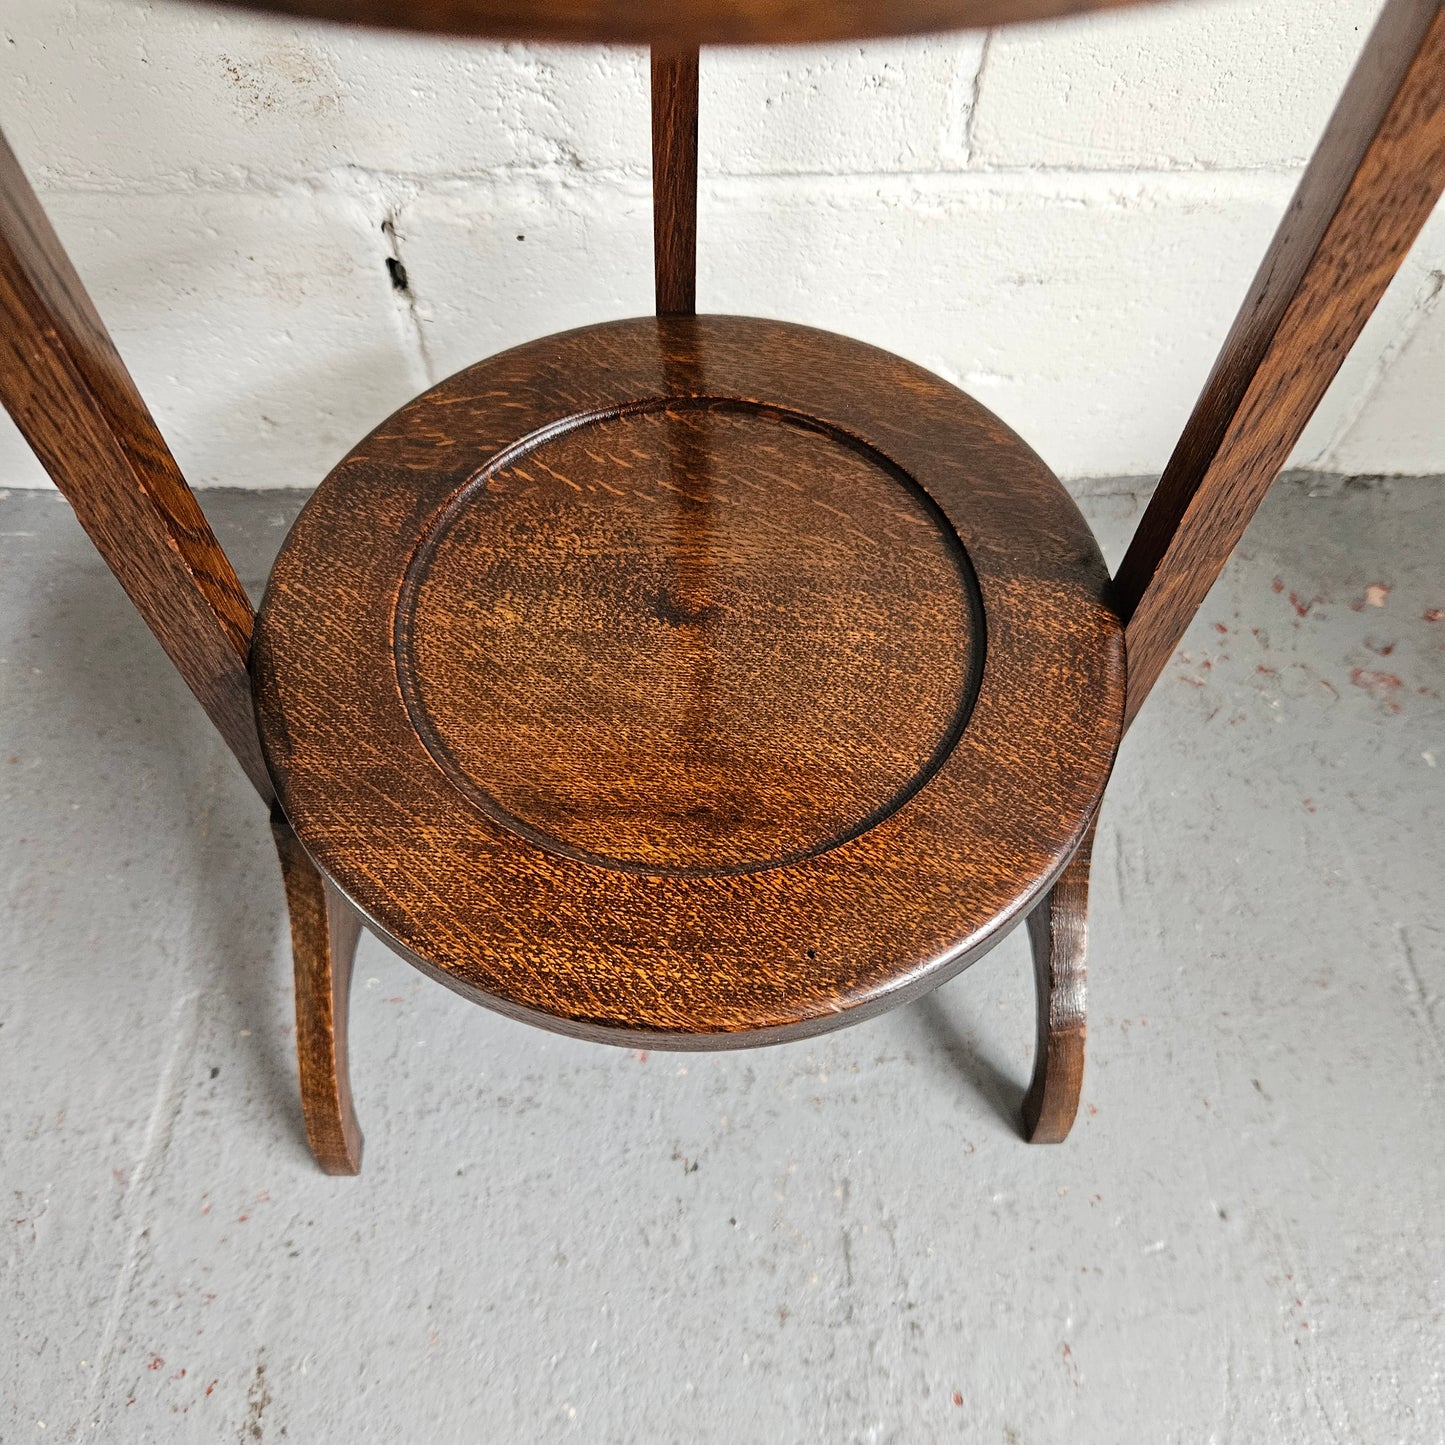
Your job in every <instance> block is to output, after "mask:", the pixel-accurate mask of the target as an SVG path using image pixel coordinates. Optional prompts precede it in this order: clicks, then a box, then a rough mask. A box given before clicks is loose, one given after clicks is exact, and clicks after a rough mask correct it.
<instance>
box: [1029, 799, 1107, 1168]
mask: <svg viewBox="0 0 1445 1445" xmlns="http://www.w3.org/2000/svg"><path fill="white" fill-rule="evenodd" d="M1094 832H1095V826H1094V825H1093V824H1091V825H1090V827H1089V831H1088V833H1087V834H1086V835H1085V837H1084V841H1083V842H1082V843H1081V844H1080V845H1079V851H1078V852H1077V853H1075V854H1074V856H1073V858H1072V859H1071V860H1070V861H1069V866H1068V867H1067V868H1065V869H1064V871H1063V873H1062V874H1061V875H1060V877H1059V881H1058V882H1057V883H1055V884H1054V886H1053V887H1052V888H1051V889H1049V892H1048V894H1047V896H1046V897H1045V898H1044V901H1043V902H1042V903H1040V904H1039V906H1038V907H1037V908H1035V909H1034V911H1033V912H1032V913H1031V914H1029V946H1030V948H1031V949H1032V951H1033V958H1034V995H1035V999H1036V1001H1037V1007H1038V1036H1037V1040H1036V1042H1035V1047H1034V1072H1033V1077H1032V1079H1031V1080H1030V1081H1029V1088H1028V1093H1027V1094H1026V1095H1025V1096H1024V1134H1025V1136H1026V1137H1027V1139H1028V1141H1029V1143H1031V1144H1062V1143H1063V1142H1064V1140H1065V1139H1066V1138H1068V1135H1069V1130H1070V1129H1071V1128H1073V1125H1074V1117H1075V1115H1076V1114H1077V1113H1078V1112H1079V1097H1080V1094H1081V1093H1082V1091H1083V1087H1084V1041H1085V1036H1086V1034H1087V1031H1088V1030H1087V1012H1086V1007H1085V1005H1086V997H1085V984H1086V982H1087V977H1088V942H1089V861H1090V858H1091V856H1092V854H1093V851H1094Z"/></svg>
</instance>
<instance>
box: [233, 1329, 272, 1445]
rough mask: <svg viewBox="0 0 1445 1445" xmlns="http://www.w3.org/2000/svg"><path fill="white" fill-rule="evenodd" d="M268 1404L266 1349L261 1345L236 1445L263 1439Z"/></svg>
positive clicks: (247, 1393)
mask: <svg viewBox="0 0 1445 1445" xmlns="http://www.w3.org/2000/svg"><path fill="white" fill-rule="evenodd" d="M270 1403H271V1392H270V1390H268V1389H267V1388H266V1347H265V1346H264V1345H263V1346H262V1347H261V1348H260V1349H259V1350H258V1351H257V1352H256V1372H255V1374H253V1375H252V1376H251V1388H250V1389H249V1390H248V1391H247V1392H246V1418H245V1420H244V1421H243V1422H242V1425H241V1430H240V1433H239V1434H238V1435H237V1436H236V1440H237V1442H238V1445H246V1442H247V1441H248V1440H261V1439H263V1438H264V1437H265V1434H266V1426H265V1424H264V1419H265V1415H266V1407H267V1406H268V1405H269V1404H270Z"/></svg>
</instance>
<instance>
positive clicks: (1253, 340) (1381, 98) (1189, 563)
mask: <svg viewBox="0 0 1445 1445" xmlns="http://www.w3.org/2000/svg"><path fill="white" fill-rule="evenodd" d="M1442 187H1445V12H1442V9H1441V6H1440V4H1439V0H1391V3H1390V4H1388V5H1387V6H1386V8H1385V10H1384V12H1383V14H1382V15H1381V17H1380V19H1379V21H1378V23H1377V25H1376V27H1375V29H1374V32H1373V33H1372V34H1371V36H1370V39H1369V41H1368V42H1367V44H1366V47H1365V50H1364V53H1363V55H1362V56H1361V58H1360V61H1359V64H1358V65H1357V66H1356V68H1355V71H1354V74H1353V75H1352V77H1351V79H1350V83H1349V85H1348V87H1347V89H1346V91H1345V94H1344V96H1343V97H1342V99H1341V101H1340V104H1339V106H1338V108H1337V109H1336V111H1335V114H1334V117H1333V119H1332V120H1331V121H1330V123H1329V126H1328V128H1327V129H1326V131H1325V134H1324V137H1323V139H1322V140H1321V142H1320V145H1319V147H1318V149H1317V150H1316V152H1315V155H1314V158H1313V159H1312V160H1311V162H1310V165H1309V169H1308V170H1307V171H1306V173H1305V175H1304V178H1303V179H1302V180H1301V182H1300V186H1299V190H1298V192H1297V193H1296V195H1295V198H1294V200H1293V202H1292V203H1291V205H1290V208H1289V211H1288V212H1287V213H1286V215H1285V218H1284V221H1283V222H1282V223H1281V225H1280V228H1279V231H1278V233H1277V234H1276V236H1275V238H1274V242H1273V244H1272V245H1271V246H1270V249H1269V252H1268V254H1267V255H1266V257H1265V259H1264V263H1263V265H1261V267H1260V269H1259V273H1258V275H1257V276H1256V277H1255V281H1254V284H1253V286H1252V287H1251V288H1250V291H1249V294H1248V296H1247V297H1246V298H1245V302H1244V305H1243V307H1242V308H1241V309H1240V312H1239V316H1238V319H1237V320H1236V321H1235V323H1234V328H1233V330H1232V331H1231V332H1230V334H1229V337H1228V339H1227V340H1226V342H1225V345H1224V349H1223V351H1222V352H1221V353H1220V356H1219V360H1218V361H1217V362H1216V363H1215V366H1214V370H1213V372H1212V373H1211V375H1210V377H1209V380H1208V382H1207V383H1206V384H1205V387H1204V392H1203V394H1202V395H1201V397H1200V398H1199V402H1198V404H1197V405H1196V406H1195V408H1194V412H1193V415H1192V416H1191V417H1190V418H1189V423H1188V425H1187V426H1186V427H1185V429H1184V433H1183V435H1182V436H1181V437H1180V439H1179V444H1178V446H1177V447H1176V448H1175V451H1174V455H1173V456H1172V457H1171V458H1170V461H1169V465H1168V467H1167V468H1166V469H1165V472H1164V475H1163V478H1162V479H1161V481H1160V483H1159V486H1158V488H1157V490H1156V491H1155V493H1154V496H1153V499H1152V500H1151V502H1150V504H1149V508H1148V511H1147V512H1146V513H1145V515H1144V519H1143V521H1142V523H1141V524H1140V527H1139V530H1138V533H1137V534H1136V535H1135V537H1134V540H1133V542H1132V543H1131V545H1130V547H1129V551H1128V553H1127V555H1126V556H1125V558H1124V562H1123V564H1122V566H1121V567H1120V569H1119V575H1118V578H1117V582H1116V588H1115V598H1116V601H1117V603H1118V606H1119V608H1120V611H1121V613H1122V614H1123V616H1124V617H1125V618H1126V620H1127V622H1128V643H1129V718H1130V719H1131V720H1132V718H1133V717H1134V715H1135V714H1136V713H1137V712H1138V710H1139V707H1140V705H1141V704H1142V703H1143V701H1144V698H1145V697H1146V696H1147V694H1148V692H1149V689H1150V688H1151V687H1152V686H1153V685H1154V683H1155V682H1156V681H1157V679H1158V677H1159V674H1160V673H1161V672H1162V671H1163V669H1164V666H1165V664H1166V663H1167V662H1168V660H1169V655H1170V654H1171V653H1172V652H1173V651H1174V648H1175V647H1176V646H1177V645H1178V643H1179V640H1180V638H1181V637H1182V636H1183V635H1184V631H1185V629H1186V628H1187V627H1188V625H1189V622H1190V620H1191V619H1192V618H1193V616H1194V614H1195V612H1196V610H1197V609H1198V607H1199V605H1200V603H1202V602H1203V601H1204V598H1205V594H1206V593H1207V592H1208V591H1209V588H1210V587H1211V586H1212V585H1213V583H1214V580H1215V578H1216V577H1217V576H1218V575H1219V573H1220V570H1221V569H1222V568H1223V566H1224V563H1225V561H1226V560H1227V559H1228V557H1229V554H1230V552H1232V551H1233V550H1234V547H1235V545H1236V544H1237V543H1238V541H1239V539H1240V537H1241V536H1242V535H1243V533H1244V529H1245V527H1246V526H1247V525H1248V523H1249V519H1250V518H1251V517H1252V516H1253V515H1254V512H1255V509H1256V508H1257V507H1258V506H1259V503H1260V502H1261V501H1262V500H1263V498H1264V494H1265V492H1266V491H1267V490H1268V488H1269V485H1270V483H1271V482H1272V481H1273V480H1274V478H1275V477H1276V476H1277V475H1278V473H1279V470H1280V468H1281V467H1282V466H1283V465H1284V463H1285V460H1286V458H1287V457H1288V456H1289V453H1290V451H1291V449H1292V448H1293V447H1294V444H1295V443H1296V442H1297V441H1298V440H1299V437H1300V434H1301V433H1302V432H1303V431H1304V428H1305V424H1306V423H1307V422H1308V421H1309V419H1310V417H1311V416H1312V415H1313V413H1314V410H1315V408H1316V406H1318V404H1319V401H1320V398H1321V397H1322V396H1323V395H1324V393H1325V389H1326V387H1328V385H1329V383H1330V381H1331V380H1332V379H1333V377H1334V375H1335V373H1336V372H1337V371H1338V370H1339V367H1340V364H1341V362H1343V361H1344V359H1345V356H1346V355H1347V353H1348V352H1349V349H1350V347H1351V346H1352V345H1353V344H1354V342H1355V339H1356V337H1358V336H1359V334H1360V331H1361V329H1362V328H1363V326H1364V324H1365V322H1366V321H1367V320H1368V319H1369V316H1370V313H1371V312H1372V311H1373V310H1374V309H1375V305H1376V303H1377V302H1378V301H1379V299H1380V297H1381V296H1382V295H1384V292H1385V288H1386V287H1387V286H1388V285H1389V283H1390V279H1391V277H1392V276H1394V274H1395V271H1396V270H1397V269H1398V267H1399V265H1400V262H1401V261H1402V260H1403V259H1404V257H1405V254H1406V252H1407V251H1408V250H1409V248H1410V243H1411V242H1412V241H1413V240H1414V239H1415V236H1416V235H1417V234H1418V232H1419V230H1420V227H1421V226H1423V225H1424V223H1425V220H1426V218H1427V217H1428V216H1429V215H1430V212H1431V210H1432V209H1433V208H1434V206H1435V203H1436V201H1438V199H1439V197H1440V193H1441V189H1442Z"/></svg>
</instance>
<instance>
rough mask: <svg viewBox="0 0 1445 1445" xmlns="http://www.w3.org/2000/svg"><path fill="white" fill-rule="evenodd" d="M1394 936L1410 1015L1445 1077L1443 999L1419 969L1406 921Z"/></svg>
mask: <svg viewBox="0 0 1445 1445" xmlns="http://www.w3.org/2000/svg"><path fill="white" fill-rule="evenodd" d="M1395 936H1396V938H1398V939H1399V941H1400V961H1401V963H1403V964H1404V968H1403V969H1402V970H1401V971H1400V984H1401V987H1402V988H1403V990H1404V993H1405V1004H1406V1007H1407V1008H1408V1009H1409V1010H1410V1016H1411V1017H1412V1018H1413V1019H1414V1020H1415V1022H1416V1023H1417V1024H1418V1025H1419V1026H1420V1028H1421V1029H1422V1030H1423V1031H1424V1033H1425V1036H1426V1037H1427V1038H1428V1039H1429V1041H1430V1047H1431V1049H1432V1050H1433V1051H1434V1054H1435V1062H1436V1063H1437V1064H1439V1066H1440V1071H1441V1075H1442V1078H1445V1023H1442V1022H1441V1019H1440V1000H1439V999H1438V998H1437V997H1436V996H1435V995H1434V994H1433V993H1431V992H1430V989H1429V987H1428V986H1427V985H1426V983H1425V976H1424V975H1423V974H1422V973H1421V972H1420V964H1419V960H1417V959H1416V957H1415V945H1414V943H1413V942H1412V941H1411V938H1410V933H1409V930H1408V929H1406V927H1405V926H1404V924H1397V925H1396V927H1395Z"/></svg>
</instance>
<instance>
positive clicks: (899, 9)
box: [221, 0, 1140, 47]
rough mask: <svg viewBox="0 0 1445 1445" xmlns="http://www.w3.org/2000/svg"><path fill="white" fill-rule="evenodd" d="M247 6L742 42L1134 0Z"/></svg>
mask: <svg viewBox="0 0 1445 1445" xmlns="http://www.w3.org/2000/svg"><path fill="white" fill-rule="evenodd" d="M221 3H229V4H239V5H241V6H243V8H247V9H257V10H272V11H279V12H280V13H282V14H286V15H307V16H313V17H315V18H317V19H321V20H341V21H347V22H349V23H351V24H355V25H383V26H387V27H391V28H395V29H399V30H430V31H440V32H442V33H446V34H451V35H489V36H495V37H498V38H507V39H524V40H568V41H579V40H580V41H601V42H604V43H611V44H623V45H653V44H657V45H667V46H673V47H685V46H690V45H747V44H774V43H779V42H784V43H786V42H804V41H821V40H854V39H862V38H864V37H867V36H878V35H912V34H919V33H922V32H924V31H929V30H957V29H962V28H967V27H986V26H990V25H1004V24H1008V23H1009V22H1011V21H1019V20H1046V19H1049V18H1052V17H1055V16H1061V15H1081V14H1083V13H1084V12H1086V11H1090V10H1106V9H1114V8H1117V7H1119V6H1121V5H1127V4H1137V3H1140V0H685V3H683V0H679V3H671V4H658V3H657V0H221Z"/></svg>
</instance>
